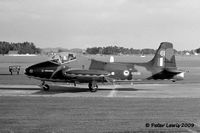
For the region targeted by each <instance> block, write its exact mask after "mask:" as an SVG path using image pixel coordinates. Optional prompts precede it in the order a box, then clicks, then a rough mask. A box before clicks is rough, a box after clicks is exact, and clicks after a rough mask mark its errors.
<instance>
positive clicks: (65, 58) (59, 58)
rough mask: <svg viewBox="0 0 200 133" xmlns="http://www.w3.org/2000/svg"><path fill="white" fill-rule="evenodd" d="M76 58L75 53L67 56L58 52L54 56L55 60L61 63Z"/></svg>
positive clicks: (53, 59)
mask: <svg viewBox="0 0 200 133" xmlns="http://www.w3.org/2000/svg"><path fill="white" fill-rule="evenodd" d="M75 59H76V56H75V55H74V54H68V55H67V56H66V55H59V54H56V55H54V56H53V57H52V61H53V62H56V63H60V64H62V63H66V62H69V61H72V60H75Z"/></svg>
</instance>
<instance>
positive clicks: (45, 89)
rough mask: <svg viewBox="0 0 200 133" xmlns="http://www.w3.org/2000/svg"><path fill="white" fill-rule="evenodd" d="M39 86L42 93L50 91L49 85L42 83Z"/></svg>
mask: <svg viewBox="0 0 200 133" xmlns="http://www.w3.org/2000/svg"><path fill="white" fill-rule="evenodd" d="M41 86H42V89H43V90H44V91H49V89H50V87H49V85H48V84H45V82H44V81H43V82H42V84H41Z"/></svg>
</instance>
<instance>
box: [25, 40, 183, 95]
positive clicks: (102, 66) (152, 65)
mask: <svg viewBox="0 0 200 133" xmlns="http://www.w3.org/2000/svg"><path fill="white" fill-rule="evenodd" d="M184 73H185V72H184V71H181V70H178V69H177V67H176V61H175V55H174V49H173V44H172V43H169V42H162V43H161V44H160V47H159V48H158V50H157V51H156V54H155V56H154V58H153V59H152V60H150V61H148V62H145V63H135V62H114V58H113V57H111V62H103V61H98V60H95V59H90V58H87V57H84V56H77V57H74V56H73V55H72V54H69V55H68V57H65V58H61V57H59V58H57V59H56V58H55V59H52V60H49V61H45V62H41V63H38V64H35V65H32V66H30V67H28V68H26V70H25V74H26V75H27V76H28V77H31V78H35V79H38V80H41V81H42V87H43V89H44V90H45V91H48V90H49V85H47V84H46V83H45V81H50V82H66V83H74V85H76V84H77V83H88V87H89V90H90V91H91V92H96V91H97V89H98V85H97V83H99V82H111V83H114V82H123V81H124V82H127V81H128V82H129V81H130V82H134V81H138V80H141V81H142V80H151V79H152V80H158V79H161V80H164V79H168V80H171V81H173V82H175V81H177V80H182V79H183V78H184Z"/></svg>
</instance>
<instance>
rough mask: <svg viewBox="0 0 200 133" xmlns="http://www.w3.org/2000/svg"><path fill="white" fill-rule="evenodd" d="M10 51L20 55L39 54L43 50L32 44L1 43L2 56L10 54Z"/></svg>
mask: <svg viewBox="0 0 200 133" xmlns="http://www.w3.org/2000/svg"><path fill="white" fill-rule="evenodd" d="M9 51H18V54H27V53H28V54H39V53H40V52H41V49H40V48H37V47H36V46H35V45H34V43H32V42H23V43H9V42H4V41H0V54H8V52H9Z"/></svg>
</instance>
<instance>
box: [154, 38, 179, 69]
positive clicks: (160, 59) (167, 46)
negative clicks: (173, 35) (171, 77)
mask: <svg viewBox="0 0 200 133" xmlns="http://www.w3.org/2000/svg"><path fill="white" fill-rule="evenodd" d="M150 63H152V65H153V66H155V67H161V68H176V60H175V55H174V49H173V44H172V43H170V42H162V43H161V44H160V46H159V48H158V50H157V51H156V54H155V56H154V58H153V59H152V60H151V61H150Z"/></svg>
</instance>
